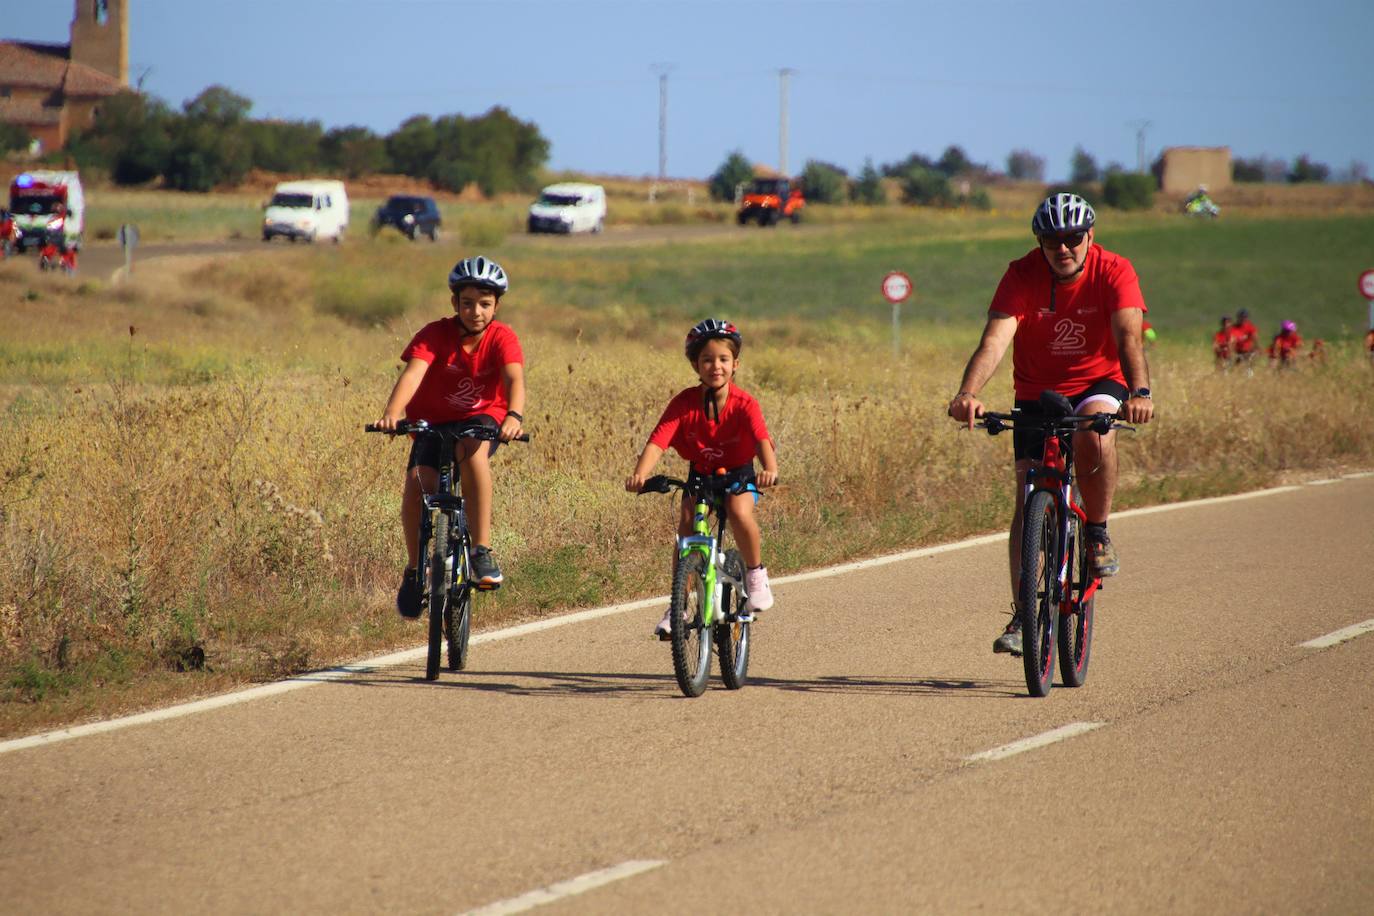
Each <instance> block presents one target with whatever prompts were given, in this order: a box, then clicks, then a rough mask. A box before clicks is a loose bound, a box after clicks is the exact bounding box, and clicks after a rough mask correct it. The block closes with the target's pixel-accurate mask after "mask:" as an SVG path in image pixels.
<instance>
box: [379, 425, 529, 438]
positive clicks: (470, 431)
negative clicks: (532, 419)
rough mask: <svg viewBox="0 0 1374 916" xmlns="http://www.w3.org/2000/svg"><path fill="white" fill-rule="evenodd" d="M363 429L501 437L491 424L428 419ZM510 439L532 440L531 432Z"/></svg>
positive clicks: (397, 432)
mask: <svg viewBox="0 0 1374 916" xmlns="http://www.w3.org/2000/svg"><path fill="white" fill-rule="evenodd" d="M363 431H364V432H369V433H385V434H386V435H388V436H404V435H406V434H407V433H415V434H416V435H421V436H424V435H429V436H448V437H450V438H453V439H477V440H479V441H482V442H494V441H496V440H497V439H500V438H501V430H499V429H492V428H491V427H490V426H467V427H462V428H458V429H454V428H452V426H451V424H447V423H440V424H438V425H437V426H431V425H430V423H429V421H428V420H401V421H400V422H398V423H397V424H396V428H395V429H382V428H381V427H380V426H378V425H377V424H376V423H369V424H367V425H366V426H364V427H363ZM510 441H511V442H528V441H530V434H529V433H521V434H520V435H518V436H516V437H515V438H514V439H511V440H510Z"/></svg>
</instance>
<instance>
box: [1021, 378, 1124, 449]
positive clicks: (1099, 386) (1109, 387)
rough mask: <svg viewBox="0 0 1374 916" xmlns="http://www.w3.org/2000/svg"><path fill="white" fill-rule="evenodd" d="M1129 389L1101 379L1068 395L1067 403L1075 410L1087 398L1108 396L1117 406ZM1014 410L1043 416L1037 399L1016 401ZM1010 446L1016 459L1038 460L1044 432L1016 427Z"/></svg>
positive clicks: (1043, 443) (1024, 413)
mask: <svg viewBox="0 0 1374 916" xmlns="http://www.w3.org/2000/svg"><path fill="white" fill-rule="evenodd" d="M1130 393H1131V392H1130V390H1129V389H1128V388H1127V387H1126V386H1125V385H1123V384H1121V383H1120V382H1118V381H1116V380H1115V379H1103V380H1102V381H1100V382H1097V383H1096V384H1093V385H1089V386H1088V387H1087V388H1084V389H1083V390H1082V391H1079V392H1078V393H1076V394H1071V395H1069V403H1070V404H1072V405H1073V409H1074V411H1075V412H1077V411H1078V408H1079V406H1080V405H1081V404H1082V403H1083V402H1084V401H1086V400H1088V399H1089V398H1093V397H1104V396H1105V397H1109V398H1115V399H1116V401H1117V406H1120V405H1121V403H1123V402H1124V401H1125V400H1126V396H1127V395H1129V394H1130ZM1016 412H1017V415H1018V416H1022V417H1031V418H1034V417H1040V416H1044V413H1045V412H1044V411H1043V410H1041V409H1040V402H1039V401H1017V402H1016ZM1011 441H1012V446H1013V449H1014V451H1015V452H1016V460H1017V461H1024V460H1026V459H1030V460H1032V461H1039V460H1040V456H1041V455H1043V454H1044V453H1045V434H1044V433H1043V432H1041V431H1040V430H1038V429H1029V428H1027V429H1016V430H1013V431H1012V436H1011Z"/></svg>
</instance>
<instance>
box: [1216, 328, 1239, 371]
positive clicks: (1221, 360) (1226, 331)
mask: <svg viewBox="0 0 1374 916" xmlns="http://www.w3.org/2000/svg"><path fill="white" fill-rule="evenodd" d="M1235 342H1236V335H1235V325H1234V324H1233V323H1232V322H1231V316H1230V315H1222V316H1221V330H1219V331H1217V332H1216V333H1215V334H1213V335H1212V358H1213V359H1215V360H1216V364H1217V368H1218V369H1230V368H1231V357H1232V350H1231V348H1232V347H1233V346H1234V345H1235Z"/></svg>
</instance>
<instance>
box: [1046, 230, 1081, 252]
mask: <svg viewBox="0 0 1374 916" xmlns="http://www.w3.org/2000/svg"><path fill="white" fill-rule="evenodd" d="M1087 237H1088V233H1086V232H1074V233H1072V234H1070V235H1042V236H1040V244H1041V245H1044V246H1045V247H1046V248H1048V249H1050V250H1051V251H1053V250H1055V249H1056V248H1058V247H1059V246H1060V245H1067V246H1068V247H1069V248H1071V249H1072V248H1077V247H1078V246H1079V245H1082V244H1083V240H1084V239H1085V238H1087Z"/></svg>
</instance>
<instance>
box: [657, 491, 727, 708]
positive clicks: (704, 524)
mask: <svg viewBox="0 0 1374 916" xmlns="http://www.w3.org/2000/svg"><path fill="white" fill-rule="evenodd" d="M746 486H747V485H745V484H741V483H740V482H739V481H737V480H734V479H733V478H729V477H716V478H701V479H699V480H694V481H693V482H692V483H690V484H689V483H688V482H687V481H683V480H677V479H675V478H672V477H665V476H663V475H661V474H660V475H658V476H655V477H650V478H649V479H648V480H646V481H644V486H643V487H641V488H640V491H639V492H641V493H669V492H672V491H673V490H675V489H676V490H681V491H683V492H684V493H686V494H687V495H688V496H691V497H693V498H694V499H695V500H696V508H695V511H694V513H693V517H692V532H693V533H692V534H689V535H687V536H686V537H679V538H678V539H677V567H676V568H675V569H674V570H673V592H672V596H671V602H670V607H671V610H672V614H671V624H670V633H671V636H672V639H671V642H672V649H673V674H674V675H676V677H677V685H678V687H680V688H682V692H683V693H684V694H685V695H687V696H689V697H699V696H701V694H702V693H703V692H704V691H705V690H706V681H707V680H708V679H709V678H710V676H711V645H712V643H714V644H715V648H716V655H718V656H719V657H720V678H721V680H722V681H724V682H725V686H726V687H728V688H729V689H731V690H738V689H739V688H741V687H743V686H744V682H745V679H746V678H747V677H748V673H749V625H750V624H751V623H753V622H754V615H753V614H752V613H750V611H749V606H748V600H749V593H748V591H747V590H746V588H745V585H744V560H742V559H741V558H740V555H739V551H738V550H735V549H734V548H733V547H732V548H730V549H728V550H722V549H721V547H722V545H723V544H724V543H725V533H726V525H725V497H726V496H728V495H732V494H735V493H740V492H744V490H745V487H746ZM713 514H714V515H715V517H716V519H717V522H718V528H717V533H716V534H712V533H711V516H712V515H713Z"/></svg>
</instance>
